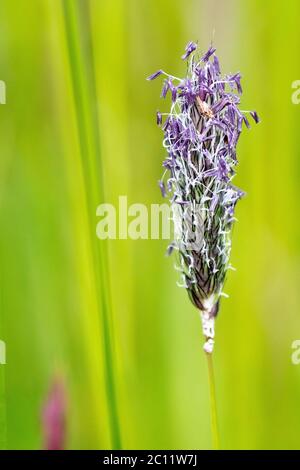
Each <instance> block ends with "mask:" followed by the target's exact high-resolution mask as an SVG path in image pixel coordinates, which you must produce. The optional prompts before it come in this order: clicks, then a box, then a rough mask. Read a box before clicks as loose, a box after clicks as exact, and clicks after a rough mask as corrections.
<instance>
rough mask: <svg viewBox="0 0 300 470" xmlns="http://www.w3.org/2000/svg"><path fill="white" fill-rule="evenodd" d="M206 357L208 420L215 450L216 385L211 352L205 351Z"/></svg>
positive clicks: (216, 433)
mask: <svg viewBox="0 0 300 470" xmlns="http://www.w3.org/2000/svg"><path fill="white" fill-rule="evenodd" d="M205 354H206V357H207V366H208V381H209V395H210V422H211V432H212V441H213V448H214V449H215V450H218V449H220V438H219V430H218V419H217V401H216V387H215V378H214V368H213V360H212V354H210V353H205Z"/></svg>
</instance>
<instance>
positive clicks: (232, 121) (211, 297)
mask: <svg viewBox="0 0 300 470" xmlns="http://www.w3.org/2000/svg"><path fill="white" fill-rule="evenodd" d="M215 51H216V50H215V48H213V47H210V48H209V49H208V51H207V52H206V53H205V54H204V55H202V56H199V55H198V54H197V45H196V44H195V43H194V42H189V43H188V45H187V47H186V49H185V53H184V55H183V56H182V59H183V60H187V76H186V77H185V78H183V79H181V78H177V77H174V76H173V75H170V74H168V73H166V72H164V71H163V70H158V71H157V72H155V73H154V74H152V75H151V76H150V77H148V80H153V79H155V78H157V77H158V76H161V75H162V76H164V77H165V80H164V83H163V88H162V93H161V96H162V97H163V98H165V97H166V96H167V95H168V94H169V95H170V96H171V100H172V105H171V109H170V112H169V113H167V114H163V113H160V112H157V116H156V120H157V124H158V125H159V126H161V127H162V129H163V132H164V139H163V145H164V147H165V149H166V151H167V157H166V159H165V161H164V162H163V166H164V168H165V172H164V175H163V178H162V180H161V181H160V182H159V185H160V188H161V191H162V194H163V196H164V197H165V196H167V194H168V193H170V195H171V202H172V204H173V220H174V226H175V233H177V236H176V239H175V241H174V243H172V245H171V247H169V252H171V251H172V250H173V249H174V248H175V249H177V250H178V252H179V264H180V266H179V267H178V269H179V271H180V272H181V276H182V281H183V282H182V285H183V286H184V287H185V288H186V289H187V291H188V294H189V297H190V299H191V300H192V302H193V304H194V305H195V306H196V307H197V308H198V309H199V310H200V311H201V318H202V326H203V334H204V336H205V338H206V342H205V345H204V350H205V351H206V352H207V353H211V352H212V351H213V345H214V336H215V331H214V323H215V317H216V315H217V313H218V308H219V300H220V296H221V295H224V294H223V292H222V289H223V285H224V281H225V276H226V272H227V270H228V269H229V268H230V263H229V257H230V250H231V229H232V225H233V222H234V220H235V218H234V209H235V205H236V203H237V201H238V200H239V199H240V198H241V197H242V196H243V194H244V193H243V191H241V190H240V189H238V188H237V187H235V186H234V185H233V184H232V179H233V177H234V175H235V168H236V165H237V163H238V161H237V156H236V146H237V142H238V139H239V136H240V133H241V131H242V128H243V125H245V126H246V127H250V125H249V121H248V119H247V117H246V115H247V114H249V115H250V116H251V117H252V118H253V120H254V121H255V122H256V123H257V122H259V118H258V115H257V113H256V112H254V111H241V110H240V109H239V104H240V95H241V94H242V87H241V75H240V73H235V74H232V75H225V76H222V75H221V71H220V65H219V60H218V57H217V56H216V54H215ZM178 228H180V230H179V231H178ZM178 234H179V235H178ZM191 235H192V236H193V239H196V241H197V243H196V244H195V243H192V244H191V243H190V241H191Z"/></svg>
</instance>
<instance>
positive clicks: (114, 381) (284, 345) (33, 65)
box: [0, 0, 300, 449]
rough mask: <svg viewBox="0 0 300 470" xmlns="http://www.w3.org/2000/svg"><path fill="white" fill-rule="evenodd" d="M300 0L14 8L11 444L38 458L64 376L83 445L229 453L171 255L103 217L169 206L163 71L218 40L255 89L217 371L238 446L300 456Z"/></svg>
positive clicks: (5, 209) (72, 421) (81, 1)
mask: <svg viewBox="0 0 300 470" xmlns="http://www.w3.org/2000/svg"><path fill="white" fill-rule="evenodd" d="M299 14H300V5H299V1H298V0H291V1H289V2H288V3H287V2H283V1H279V0H272V1H271V0H265V1H258V0H245V1H243V2H241V1H238V0H230V1H223V0H219V1H216V0H215V1H211V0H190V1H180V0H172V1H171V0H159V1H158V0H151V1H150V0H127V1H124V0H78V1H77V0H66V1H65V2H64V1H63V0H30V1H28V0H1V2H0V79H1V80H4V81H5V82H6V85H7V104H6V105H1V106H0V155H1V158H0V168H1V170H0V178H1V184H0V223H1V245H0V249H1V253H0V254H1V271H0V286H1V297H0V299H1V304H0V308H1V310H0V339H2V340H4V341H5V342H6V346H7V364H6V365H1V366H0V445H1V447H3V448H10V449H38V448H41V447H42V445H43V443H42V425H41V409H42V406H43V403H44V402H45V400H46V397H47V394H48V391H49V388H50V386H51V383H52V381H53V378H54V377H56V376H57V375H59V376H61V377H62V378H63V380H64V383H65V388H66V393H67V398H68V409H67V443H66V446H67V448H72V449H88V448H96V449H98V448H111V447H116V446H117V445H119V443H118V441H119V439H118V428H119V430H120V433H121V440H122V447H123V448H126V449H138V448H141V449H143V448H144V449H163V448H170V449H176V448H178V449H180V448H186V449H192V448H201V449H202V448H210V447H211V433H210V422H209V395H208V383H207V370H206V363H205V357H204V354H203V352H202V344H203V340H202V337H201V327H200V321H199V316H198V314H197V311H196V310H195V309H194V308H193V307H192V305H191V303H190V302H189V300H188V298H187V294H186V292H185V291H184V290H182V289H179V288H178V287H177V286H176V280H177V273H176V272H175V271H174V269H173V261H174V260H173V259H169V258H165V257H164V254H165V249H166V245H167V242H166V241H164V240H160V241H157V240H137V241H132V240H111V241H109V242H102V243H101V242H100V241H99V240H97V238H96V234H95V230H96V224H97V221H98V219H97V217H96V207H97V206H98V204H100V203H101V202H104V201H105V202H110V203H114V204H117V201H118V197H119V195H128V203H129V204H131V203H134V202H140V203H145V204H147V205H149V204H151V203H161V202H162V199H161V195H160V192H159V190H158V187H157V180H158V179H159V177H160V175H161V163H162V159H163V157H164V151H163V149H162V147H161V137H162V136H161V133H160V131H159V130H158V129H157V128H156V125H155V111H156V109H157V108H158V107H159V108H160V109H167V106H168V103H161V102H160V100H159V94H160V87H161V83H160V80H157V81H156V82H154V83H151V84H149V82H147V81H146V80H145V77H146V76H147V75H149V74H150V73H152V72H153V71H155V70H157V69H158V68H160V67H162V68H164V69H165V70H168V71H170V72H171V73H174V74H175V75H179V76H182V75H183V74H184V72H185V64H184V63H183V62H182V61H181V60H180V56H181V54H182V53H183V49H184V47H185V45H186V43H187V42H188V41H189V40H198V41H199V46H200V49H202V50H203V51H204V50H205V49H206V48H207V47H208V46H209V44H210V43H211V41H212V40H213V43H214V45H215V46H216V47H217V52H218V55H219V58H220V61H221V65H222V70H223V72H225V73H229V72H236V71H238V70H240V71H241V73H242V75H243V82H242V83H243V88H244V96H243V101H242V107H243V109H256V110H257V111H258V113H259V115H260V117H261V119H262V122H261V124H260V125H259V126H252V129H251V130H250V131H245V132H244V133H243V135H242V136H241V140H240V143H239V148H238V153H239V159H240V165H239V168H238V176H237V178H236V180H235V183H236V184H237V185H238V186H240V187H241V188H243V189H244V190H245V191H246V192H247V197H246V198H245V199H244V200H243V201H242V202H240V203H239V205H238V209H237V217H238V219H239V222H238V223H237V224H236V226H235V228H234V236H233V251H232V264H233V265H234V266H235V267H236V268H237V272H230V273H229V276H228V280H227V283H226V286H225V291H226V292H227V293H228V294H229V295H230V297H229V299H223V300H222V305H221V311H220V316H219V318H218V321H217V341H216V348H215V355H214V356H215V357H214V362H215V375H216V383H217V401H218V412H219V422H220V434H221V444H222V447H223V448H226V449H240V448H250V449H262V448H274V449H276V448H277V449H278V448H300V402H299V397H300V365H299V366H295V365H292V362H291V352H292V349H291V343H292V341H294V340H295V339H299V338H300V315H299V302H300V290H299V280H300V277H299V271H300V264H299V261H300V244H299V236H300V222H299V215H298V214H299V211H298V199H299V194H300V192H299V174H300V163H299V161H300V150H299V149H300V146H299V144H300V137H299V135H300V134H299V131H298V126H299V123H300V106H296V105H293V104H292V101H291V95H292V88H291V84H292V82H293V81H294V80H297V79H298V80H299V79H300V59H299V46H300V36H299V25H298V19H299Z"/></svg>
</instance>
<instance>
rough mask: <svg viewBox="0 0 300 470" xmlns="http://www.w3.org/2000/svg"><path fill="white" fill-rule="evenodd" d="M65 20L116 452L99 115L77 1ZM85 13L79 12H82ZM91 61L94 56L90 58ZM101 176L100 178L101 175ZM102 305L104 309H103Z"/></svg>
mask: <svg viewBox="0 0 300 470" xmlns="http://www.w3.org/2000/svg"><path fill="white" fill-rule="evenodd" d="M63 6H64V20H65V30H66V38H67V46H68V53H69V61H70V68H71V77H72V86H73V94H74V100H75V109H76V119H77V126H78V134H79V144H80V153H81V160H82V169H83V173H84V181H85V190H86V197H87V206H88V213H89V226H90V243H91V249H92V253H93V259H94V275H95V279H96V286H97V297H98V303H99V305H98V309H99V315H100V314H101V315H102V328H103V336H104V360H105V369H106V370H105V376H106V390H107V402H108V408H109V416H110V427H111V444H112V448H113V449H120V448H121V438H120V430H119V422H118V413H117V403H116V401H117V400H116V391H115V380H114V360H113V352H112V334H111V318H110V313H111V302H110V296H109V285H108V278H109V276H108V259H107V252H106V248H105V246H103V244H102V243H99V242H98V241H97V239H96V235H95V227H94V224H95V210H96V207H97V205H98V204H99V203H100V202H101V201H103V199H104V189H103V184H102V182H103V176H102V168H101V158H100V157H101V155H100V142H99V131H98V128H99V126H98V116H97V111H96V93H95V84H94V80H93V75H92V74H89V73H88V71H89V70H93V67H90V68H89V67H88V66H87V63H86V60H85V59H86V56H85V53H84V52H85V51H84V49H83V45H82V43H81V40H80V28H79V6H78V3H77V2H76V1H73V0H64V2H63ZM82 11H83V10H80V13H82ZM88 57H89V58H90V59H91V57H92V55H89V56H88ZM99 175H100V176H99ZM100 305H101V307H100Z"/></svg>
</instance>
